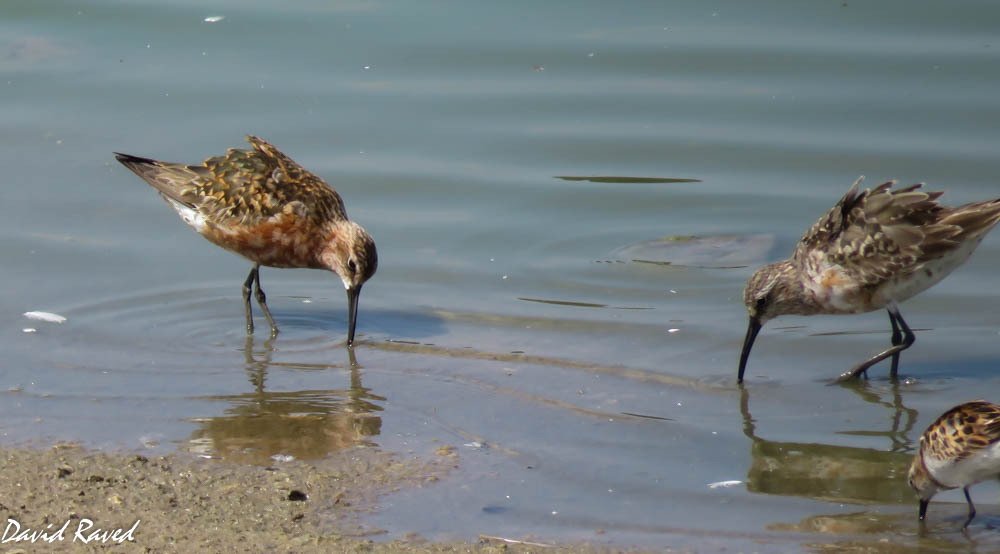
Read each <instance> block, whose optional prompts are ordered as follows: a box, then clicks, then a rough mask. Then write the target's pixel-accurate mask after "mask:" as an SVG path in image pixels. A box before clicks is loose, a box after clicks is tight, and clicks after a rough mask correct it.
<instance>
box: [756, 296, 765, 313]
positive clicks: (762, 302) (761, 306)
mask: <svg viewBox="0 0 1000 554" xmlns="http://www.w3.org/2000/svg"><path fill="white" fill-rule="evenodd" d="M766 305H767V297H766V296H762V297H760V298H758V299H757V311H758V312H759V311H763V310H764V306H766Z"/></svg>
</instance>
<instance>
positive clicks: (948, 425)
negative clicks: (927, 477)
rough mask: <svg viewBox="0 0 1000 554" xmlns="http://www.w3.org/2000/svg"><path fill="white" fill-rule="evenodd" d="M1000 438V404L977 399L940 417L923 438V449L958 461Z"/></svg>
mask: <svg viewBox="0 0 1000 554" xmlns="http://www.w3.org/2000/svg"><path fill="white" fill-rule="evenodd" d="M998 440H1000V407H998V406H996V405H994V404H991V403H989V402H985V401H982V400H975V401H972V402H966V403H964V404H959V405H958V406H955V407H954V408H952V409H950V410H948V411H947V412H945V413H944V414H942V415H941V417H939V418H937V420H935V421H934V423H932V424H931V425H930V426H929V427H928V428H927V431H925V432H924V434H923V436H921V437H920V451H921V453H922V454H923V455H925V456H932V457H933V458H936V459H937V460H941V461H948V460H950V461H952V462H957V461H960V460H962V459H965V458H968V457H969V456H972V455H974V454H976V453H977V452H979V451H980V450H983V449H984V448H986V447H988V446H990V445H991V444H993V443H995V442H997V441H998Z"/></svg>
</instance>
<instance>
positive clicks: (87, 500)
mask: <svg viewBox="0 0 1000 554" xmlns="http://www.w3.org/2000/svg"><path fill="white" fill-rule="evenodd" d="M0 461H2V467H3V479H2V480H0V515H3V516H5V517H4V518H3V519H4V520H5V521H4V522H3V524H4V526H5V529H4V537H3V538H4V539H5V541H6V542H4V543H2V544H0V546H2V547H3V548H4V549H5V550H6V551H7V552H18V551H25V552H42V551H55V550H61V551H64V550H67V549H72V550H77V551H106V550H111V551H120V552H137V551H138V552H185V551H186V552H264V551H269V552H345V551H347V552H355V551H358V552H501V551H503V552H511V551H513V552H527V551H538V550H539V549H540V547H535V546H531V545H516V544H511V545H508V544H505V543H503V542H502V541H499V540H491V539H482V538H481V539H480V540H479V542H476V543H467V544H463V543H457V544H435V543H429V542H427V541H424V540H422V539H421V538H419V537H407V539H406V540H395V541H391V542H386V541H382V540H379V537H380V536H381V535H382V534H383V531H381V530H379V529H371V528H368V527H366V526H365V525H364V523H363V516H364V515H365V514H367V513H371V512H372V511H374V510H376V509H377V507H378V500H379V498H381V497H383V496H385V495H387V494H391V493H392V492H394V491H397V490H401V489H404V488H408V487H425V486H433V485H434V483H435V482H436V481H438V480H439V479H441V478H445V477H446V476H447V474H448V472H449V470H450V469H452V468H453V467H454V466H455V464H456V463H457V462H456V461H455V459H454V458H452V457H446V456H442V457H440V458H439V459H434V460H416V459H403V458H401V457H399V456H396V455H393V454H388V453H385V452H381V451H378V450H376V449H354V450H350V451H347V452H344V453H342V454H338V455H335V456H333V457H331V458H328V459H325V460H323V461H322V462H314V463H304V462H298V461H292V462H287V463H280V464H278V463H276V464H275V465H274V466H273V467H260V466H251V465H239V464H233V463H229V462H225V461H219V460H210V459H200V458H196V457H193V456H191V455H188V454H171V455H167V456H157V457H145V456H142V455H137V454H135V453H131V454H108V453H103V452H90V451H87V450H84V449H82V448H80V447H77V446H73V445H59V446H55V447H51V448H6V449H0ZM12 521H13V522H16V523H12ZM18 526H19V527H18ZM60 530H61V532H60ZM32 536H34V537H35V539H36V540H35V542H31V540H30V539H31V537H32ZM18 537H20V538H21V540H12V538H18ZM85 541H86V542H85ZM581 550H592V549H591V548H590V547H589V546H587V545H572V546H571V545H565V546H563V547H559V548H544V551H546V552H559V551H566V552H568V551H573V552H579V551H581Z"/></svg>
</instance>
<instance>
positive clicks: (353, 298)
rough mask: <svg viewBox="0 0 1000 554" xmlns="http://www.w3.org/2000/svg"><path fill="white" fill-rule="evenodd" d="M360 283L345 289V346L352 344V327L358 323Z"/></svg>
mask: <svg viewBox="0 0 1000 554" xmlns="http://www.w3.org/2000/svg"><path fill="white" fill-rule="evenodd" d="M360 297H361V285H358V286H356V287H354V288H352V289H347V346H351V345H352V344H354V327H355V326H357V324H358V298H360Z"/></svg>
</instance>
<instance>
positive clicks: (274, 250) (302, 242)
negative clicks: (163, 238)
mask: <svg viewBox="0 0 1000 554" xmlns="http://www.w3.org/2000/svg"><path fill="white" fill-rule="evenodd" d="M301 221H302V220H301V219H299V218H286V219H283V220H275V219H272V220H266V221H264V222H261V223H257V224H255V225H242V224H230V225H225V224H220V223H211V222H210V223H208V224H206V225H205V226H204V230H203V231H202V232H201V234H202V235H203V236H204V237H205V238H207V239H208V240H210V241H212V242H213V243H215V244H217V245H219V246H221V247H223V248H225V249H226V250H229V251H232V252H235V253H237V254H239V255H241V256H243V257H245V258H247V259H249V260H250V261H252V262H255V263H258V264H261V265H265V266H270V267H300V268H318V267H320V266H319V265H318V263H317V260H316V252H318V245H319V241H320V239H321V237H320V236H319V235H318V234H317V233H311V232H309V228H308V226H303V225H301V224H300V222H301Z"/></svg>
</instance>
